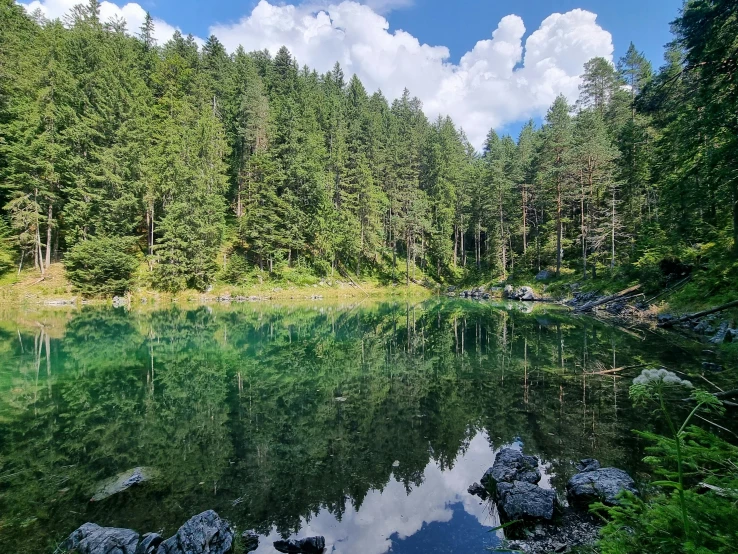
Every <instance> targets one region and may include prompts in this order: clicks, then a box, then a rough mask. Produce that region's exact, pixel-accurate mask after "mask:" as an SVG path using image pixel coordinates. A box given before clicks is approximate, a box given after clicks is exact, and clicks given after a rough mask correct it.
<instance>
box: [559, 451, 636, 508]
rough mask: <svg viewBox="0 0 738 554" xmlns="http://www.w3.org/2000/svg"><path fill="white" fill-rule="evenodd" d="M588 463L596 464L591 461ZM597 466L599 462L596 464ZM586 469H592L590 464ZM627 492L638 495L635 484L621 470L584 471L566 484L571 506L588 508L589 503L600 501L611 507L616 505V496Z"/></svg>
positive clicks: (612, 468)
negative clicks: (624, 491)
mask: <svg viewBox="0 0 738 554" xmlns="http://www.w3.org/2000/svg"><path fill="white" fill-rule="evenodd" d="M590 462H597V461H596V460H591V461H590ZM597 465H599V462H597ZM587 467H589V468H592V467H594V464H592V463H590V464H589V465H588V466H587ZM623 490H627V491H630V492H632V493H633V494H638V489H636V488H635V483H634V482H633V479H631V478H630V475H628V474H627V473H625V472H624V471H623V470H622V469H617V468H614V467H606V468H598V469H586V468H585V470H583V471H582V472H580V473H577V474H576V475H575V476H574V477H572V478H571V479H569V482H568V483H567V484H566V496H567V498H568V499H569V502H570V503H571V504H572V505H580V506H581V505H585V506H589V504H590V503H592V502H594V501H597V500H600V501H602V502H604V503H605V504H609V505H611V506H613V505H615V504H617V503H618V502H617V499H616V497H617V495H618V494H619V493H620V492H621V491H623Z"/></svg>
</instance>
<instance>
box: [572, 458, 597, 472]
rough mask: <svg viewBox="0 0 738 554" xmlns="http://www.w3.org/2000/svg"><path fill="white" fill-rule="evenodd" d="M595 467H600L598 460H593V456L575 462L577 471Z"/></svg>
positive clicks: (592, 469) (590, 469) (589, 469)
mask: <svg viewBox="0 0 738 554" xmlns="http://www.w3.org/2000/svg"><path fill="white" fill-rule="evenodd" d="M595 469H600V462H599V461H597V460H595V459H594V458H585V459H583V460H579V463H578V464H577V470H578V471H579V473H585V472H587V471H594V470H595Z"/></svg>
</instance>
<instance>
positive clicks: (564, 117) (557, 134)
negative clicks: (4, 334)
mask: <svg viewBox="0 0 738 554" xmlns="http://www.w3.org/2000/svg"><path fill="white" fill-rule="evenodd" d="M595 109H596V108H595ZM571 156H572V121H571V116H570V115H569V105H568V104H567V102H566V98H565V97H564V96H559V97H558V98H556V100H555V101H554V103H553V105H552V106H551V108H550V109H549V110H548V113H547V114H546V124H545V125H544V127H543V136H542V146H541V158H540V162H539V163H540V167H539V179H540V181H541V187H542V188H543V189H544V191H545V192H544V194H546V196H549V197H551V198H552V200H553V204H554V208H553V210H554V220H555V233H556V252H555V256H556V275H557V276H559V275H560V274H561V262H562V257H563V248H564V236H563V235H564V223H565V219H566V208H567V204H568V202H569V200H570V198H571V192H572V191H571V188H572V167H571Z"/></svg>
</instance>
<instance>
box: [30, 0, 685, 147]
mask: <svg viewBox="0 0 738 554" xmlns="http://www.w3.org/2000/svg"><path fill="white" fill-rule="evenodd" d="M78 1H80V0H26V2H27V4H26V6H27V8H28V9H30V10H33V9H37V8H38V9H41V10H42V11H44V13H45V14H46V16H47V17H50V18H54V17H60V16H62V15H63V14H64V13H66V12H67V11H68V9H69V8H70V7H71V6H72V5H74V4H75V3H76V2H78ZM137 1H138V3H136V2H125V1H123V0H115V1H112V2H111V1H109V0H104V1H103V2H102V9H101V15H102V17H103V19H106V18H109V17H113V16H117V17H123V18H125V19H126V20H127V22H128V26H129V29H131V30H136V29H138V27H139V26H140V24H141V21H142V20H143V17H144V14H145V11H146V10H148V11H150V12H151V14H152V15H153V17H154V19H155V24H156V29H157V33H156V36H157V40H158V41H159V42H160V43H163V42H165V41H166V40H168V38H169V37H170V36H171V34H172V32H173V31H174V29H175V28H179V29H180V30H181V31H182V32H183V33H185V34H187V33H192V34H194V35H195V36H196V37H198V40H202V39H205V38H207V37H208V36H209V35H210V34H215V35H216V36H217V37H218V38H219V39H220V40H221V42H223V44H225V46H226V48H227V49H228V50H229V51H233V50H234V49H235V48H236V47H238V46H239V45H241V46H243V47H244V48H245V49H246V50H247V51H251V50H257V49H258V50H261V49H265V48H266V49H268V50H270V51H271V52H275V51H276V50H277V48H279V47H280V46H282V45H285V46H287V47H288V48H289V49H290V51H291V52H292V53H293V54H294V55H295V56H296V58H297V60H298V62H299V63H300V64H307V65H309V66H310V67H311V68H315V69H317V70H318V71H320V72H324V71H327V70H329V69H330V68H331V67H332V66H333V64H334V63H335V62H336V61H339V62H340V63H341V65H342V66H343V68H344V71H345V72H346V74H347V75H350V74H356V75H358V76H359V77H360V78H361V80H362V81H363V82H364V84H365V86H366V87H367V88H368V89H369V91H370V92H373V91H375V90H378V89H381V90H382V91H383V93H384V94H385V96H387V97H388V98H389V99H390V100H392V99H394V98H396V97H398V96H399V95H400V94H401V93H402V89H403V88H404V87H407V88H409V90H410V92H411V93H412V94H414V95H417V96H418V97H419V98H420V99H421V100H422V101H423V105H424V109H425V111H426V114H427V115H429V117H431V118H435V117H437V116H438V115H442V116H445V115H450V116H451V117H452V118H453V120H454V122H456V123H457V125H459V126H460V127H462V128H463V129H464V130H465V132H466V133H467V135H468V136H469V138H470V140H471V141H472V143H473V144H474V145H475V146H477V147H480V146H481V144H482V142H483V140H484V137H485V136H486V134H487V132H488V131H489V129H490V128H494V129H496V130H497V131H498V132H509V133H511V134H513V135H516V134H517V132H518V130H519V129H520V127H521V125H522V124H523V123H524V122H525V121H526V120H528V119H529V118H533V119H534V120H535V121H541V118H542V117H543V116H544V115H545V113H546V109H547V108H548V107H549V106H550V105H551V103H552V102H553V100H554V99H555V98H556V96H557V95H558V94H564V95H565V96H566V97H567V98H568V99H569V100H570V101H571V102H572V103H573V102H574V101H575V100H576V98H577V95H578V85H579V82H580V75H581V72H582V66H583V65H584V63H585V62H586V61H587V60H589V59H591V58H592V57H594V56H602V57H605V58H607V59H610V60H611V61H613V62H617V60H618V58H620V57H621V56H622V55H623V54H624V53H625V51H626V50H627V48H628V45H629V43H630V42H631V41H633V42H634V43H635V44H636V47H637V48H638V49H639V50H641V51H643V52H644V53H645V54H646V56H647V57H648V58H649V59H650V60H651V61H652V63H653V64H654V66H655V67H659V66H660V65H661V63H662V60H663V47H664V45H665V44H666V43H667V42H668V41H669V40H671V34H670V32H669V23H670V22H671V21H672V20H673V19H674V18H675V17H676V16H677V15H678V12H679V8H680V7H681V4H682V1H681V0H619V1H617V2H613V1H606V0H556V1H555V0H518V1H515V2H513V1H509V0H504V1H503V0H475V1H472V0H456V1H448V0H360V1H361V3H357V2H356V1H353V2H352V1H349V0H332V3H330V4H329V3H327V2H326V0H303V1H302V2H297V0H295V1H293V2H291V3H285V2H283V1H281V0H258V1H257V0H247V1H245V2H244V1H241V2H239V1H232V0H229V1H224V0H210V1H202V0H137Z"/></svg>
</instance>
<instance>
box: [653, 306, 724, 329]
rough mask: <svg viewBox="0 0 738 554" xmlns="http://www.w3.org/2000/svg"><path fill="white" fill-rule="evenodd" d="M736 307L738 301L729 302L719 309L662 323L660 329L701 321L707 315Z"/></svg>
mask: <svg viewBox="0 0 738 554" xmlns="http://www.w3.org/2000/svg"><path fill="white" fill-rule="evenodd" d="M736 306H738V300H733V301H732V302H728V303H727V304H723V305H722V306H718V307H717V308H711V309H709V310H704V311H701V312H696V313H693V314H689V315H685V316H682V317H679V318H677V319H672V320H671V321H662V322H661V323H659V327H673V326H674V325H678V324H679V323H684V322H685V321H690V320H692V319H699V318H700V317H704V316H706V315H710V314H714V313H717V312H722V311H723V310H727V309H728V308H734V307H736Z"/></svg>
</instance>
